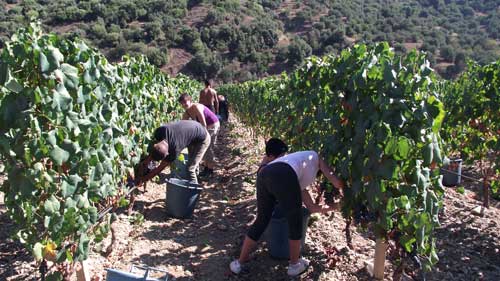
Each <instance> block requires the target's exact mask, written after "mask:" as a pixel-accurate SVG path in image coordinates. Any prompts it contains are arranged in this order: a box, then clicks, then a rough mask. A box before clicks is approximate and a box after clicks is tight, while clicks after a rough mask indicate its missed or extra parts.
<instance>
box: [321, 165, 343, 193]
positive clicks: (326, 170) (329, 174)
mask: <svg viewBox="0 0 500 281" xmlns="http://www.w3.org/2000/svg"><path fill="white" fill-rule="evenodd" d="M318 157H319V156H318ZM319 169H320V171H321V173H323V175H325V177H326V178H327V179H328V181H330V182H331V183H332V184H333V186H335V188H337V189H338V190H339V192H340V195H341V196H344V186H345V184H344V182H343V181H342V180H341V179H339V178H338V177H336V176H335V175H334V174H333V170H332V168H330V166H328V164H326V162H325V160H323V158H321V157H319Z"/></svg>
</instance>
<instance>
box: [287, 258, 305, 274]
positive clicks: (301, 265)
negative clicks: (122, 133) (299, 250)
mask: <svg viewBox="0 0 500 281" xmlns="http://www.w3.org/2000/svg"><path fill="white" fill-rule="evenodd" d="M308 266H309V261H308V260H306V259H304V258H300V259H299V261H298V262H297V263H296V264H290V265H288V271H287V273H288V276H291V277H294V276H297V275H300V274H302V273H304V271H306V269H307V267H308Z"/></svg>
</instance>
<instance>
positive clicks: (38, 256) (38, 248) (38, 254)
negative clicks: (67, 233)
mask: <svg viewBox="0 0 500 281" xmlns="http://www.w3.org/2000/svg"><path fill="white" fill-rule="evenodd" d="M43 247H44V246H43V245H42V244H41V243H40V242H36V243H35V246H34V247H33V256H34V257H35V260H36V261H41V260H42V259H43V255H42V250H43Z"/></svg>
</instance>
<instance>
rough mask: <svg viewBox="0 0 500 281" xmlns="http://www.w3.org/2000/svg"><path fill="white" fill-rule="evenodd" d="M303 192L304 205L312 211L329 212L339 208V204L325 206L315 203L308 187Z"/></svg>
mask: <svg viewBox="0 0 500 281" xmlns="http://www.w3.org/2000/svg"><path fill="white" fill-rule="evenodd" d="M301 193H302V202H304V205H306V207H307V209H308V210H309V211H310V212H311V213H327V212H330V211H335V210H337V209H338V206H329V207H324V206H322V205H321V204H316V203H314V201H313V199H312V197H311V194H310V193H309V191H308V190H307V189H304V190H302V192H301Z"/></svg>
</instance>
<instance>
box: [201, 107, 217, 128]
mask: <svg viewBox="0 0 500 281" xmlns="http://www.w3.org/2000/svg"><path fill="white" fill-rule="evenodd" d="M203 115H204V116H205V121H206V122H207V126H210V125H212V124H215V123H217V122H219V118H217V115H215V113H213V112H212V111H211V110H210V108H208V107H206V106H205V105H203Z"/></svg>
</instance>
